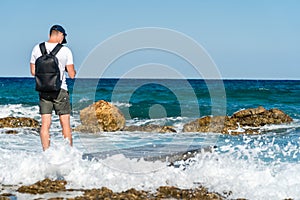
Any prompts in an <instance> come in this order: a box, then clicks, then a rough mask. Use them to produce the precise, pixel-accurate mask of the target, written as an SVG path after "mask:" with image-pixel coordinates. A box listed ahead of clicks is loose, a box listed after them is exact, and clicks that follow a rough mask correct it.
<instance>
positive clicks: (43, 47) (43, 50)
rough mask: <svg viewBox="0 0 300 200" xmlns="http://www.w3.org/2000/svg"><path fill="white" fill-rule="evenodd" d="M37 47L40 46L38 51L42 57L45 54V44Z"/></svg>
mask: <svg viewBox="0 0 300 200" xmlns="http://www.w3.org/2000/svg"><path fill="white" fill-rule="evenodd" d="M39 46H40V50H41V53H42V55H45V54H47V50H46V46H45V42H43V43H41V44H40V45H39Z"/></svg>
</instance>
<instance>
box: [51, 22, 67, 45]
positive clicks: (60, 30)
mask: <svg viewBox="0 0 300 200" xmlns="http://www.w3.org/2000/svg"><path fill="white" fill-rule="evenodd" d="M54 30H55V31H59V32H61V33H62V34H63V35H64V40H63V41H62V44H66V43H67V40H66V36H67V33H66V31H65V29H64V28H63V27H62V26H60V25H53V26H52V27H51V29H50V34H51V32H52V31H54Z"/></svg>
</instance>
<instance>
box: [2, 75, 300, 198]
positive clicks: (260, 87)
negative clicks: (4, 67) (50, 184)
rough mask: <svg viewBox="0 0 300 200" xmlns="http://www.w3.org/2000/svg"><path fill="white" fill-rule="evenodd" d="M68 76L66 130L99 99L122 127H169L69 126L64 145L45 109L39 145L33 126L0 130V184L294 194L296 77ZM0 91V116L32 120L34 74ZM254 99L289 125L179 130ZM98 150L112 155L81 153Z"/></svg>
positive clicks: (7, 82) (298, 158)
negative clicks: (160, 128) (240, 130)
mask: <svg viewBox="0 0 300 200" xmlns="http://www.w3.org/2000/svg"><path fill="white" fill-rule="evenodd" d="M68 83H69V86H70V87H69V91H70V94H71V97H72V99H71V100H72V107H73V112H72V117H71V124H72V127H76V126H77V125H79V124H80V119H79V112H80V110H81V109H82V108H84V107H86V106H88V105H90V104H91V103H93V102H94V101H97V100H100V99H103V100H106V101H109V102H112V103H113V104H114V105H116V106H117V107H118V108H119V109H120V110H121V111H122V112H123V113H124V115H125V117H126V124H127V125H145V124H159V125H172V126H174V127H175V129H176V130H177V133H176V134H159V133H143V132H121V131H120V132H114V133H97V134H82V133H77V132H74V133H73V136H74V148H69V147H68V146H67V145H65V143H64V141H63V140H62V138H61V134H60V125H59V120H58V118H57V116H53V123H52V126H51V135H52V137H51V138H52V140H51V145H52V146H51V148H50V149H49V151H46V152H42V151H41V145H40V140H39V135H38V133H37V132H35V131H34V130H28V129H19V130H18V131H19V133H18V134H16V135H7V134H0V161H1V162H0V184H6V185H8V184H9V185H18V184H21V183H22V184H31V183H34V182H36V181H38V180H42V179H44V178H45V177H50V178H53V179H56V178H62V177H63V178H64V179H66V180H67V181H68V185H69V187H73V188H92V187H101V186H106V187H109V188H111V189H113V190H115V191H121V190H125V189H128V188H132V187H134V188H137V189H147V190H152V189H155V188H157V187H159V186H161V185H166V184H168V185H174V186H177V187H181V188H191V187H196V186H197V184H202V185H204V186H206V187H208V188H209V189H210V190H212V191H216V192H219V193H223V192H224V191H232V195H231V196H230V197H229V198H238V197H244V198H248V199H284V198H294V199H297V198H300V189H299V188H300V181H299V180H300V155H299V147H300V81H295V80H224V81H220V80H161V79H159V80H152V79H122V80H119V79H101V80H97V79H76V80H75V81H74V80H68ZM0 94H1V96H0V110H1V114H0V117H7V116H14V117H23V116H25V117H32V118H35V119H37V120H40V116H39V113H38V94H37V92H36V91H35V90H34V79H32V78H0ZM257 106H263V107H265V108H266V109H271V108H278V109H281V110H283V111H284V112H286V113H287V114H288V115H290V116H291V117H292V118H293V119H294V122H293V123H291V124H283V125H272V126H265V127H262V129H261V131H262V134H261V135H253V136H251V135H239V136H231V135H221V134H216V133H182V131H181V130H182V127H183V125H184V124H185V123H187V122H189V121H192V120H194V119H196V118H199V117H202V116H205V115H232V114H233V113H234V112H236V111H238V110H241V109H246V108H254V107H257ZM6 130H7V129H6V128H2V129H1V130H0V132H1V133H4V132H5V131H6ZM210 146H213V147H214V148H213V151H212V152H204V151H203V152H202V153H198V154H197V156H196V157H195V158H193V159H192V160H189V161H187V162H184V161H181V162H178V163H177V165H176V167H169V165H168V161H155V162H153V161H151V162H150V161H147V160H143V159H140V158H142V157H145V158H146V157H147V154H150V153H151V155H155V154H157V155H159V154H161V153H166V154H168V153H170V152H176V151H178V152H182V151H187V150H189V149H191V148H192V147H197V148H199V147H203V148H205V147H210ZM103 152H105V153H108V154H109V152H114V154H113V155H110V156H109V155H107V156H105V157H98V158H101V159H95V160H93V159H85V158H86V157H87V156H86V155H96V156H97V155H100V154H101V155H103ZM128 155H135V156H136V157H137V158H135V157H131V158H129V157H128ZM120 163H121V164H120ZM19 198H20V199H21V198H23V197H22V196H19Z"/></svg>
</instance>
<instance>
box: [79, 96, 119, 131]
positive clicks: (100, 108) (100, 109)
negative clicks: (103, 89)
mask: <svg viewBox="0 0 300 200" xmlns="http://www.w3.org/2000/svg"><path fill="white" fill-rule="evenodd" d="M80 121H81V123H82V125H83V126H82V127H78V128H75V130H78V131H79V130H86V132H94V131H95V130H97V131H98V130H99V131H118V130H121V129H123V128H124V126H125V117H124V115H123V113H122V112H121V111H120V110H119V109H118V108H117V107H116V106H114V105H112V104H111V103H109V102H106V101H104V100H100V101H98V102H96V103H94V104H92V105H90V106H88V107H86V108H84V109H82V110H81V111H80ZM96 127H97V128H96ZM89 128H91V131H88V129H89Z"/></svg>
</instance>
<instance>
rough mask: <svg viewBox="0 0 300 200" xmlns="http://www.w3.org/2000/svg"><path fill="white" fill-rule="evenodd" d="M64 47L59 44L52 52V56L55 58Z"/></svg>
mask: <svg viewBox="0 0 300 200" xmlns="http://www.w3.org/2000/svg"><path fill="white" fill-rule="evenodd" d="M62 47H63V45H62V44H59V43H58V44H57V45H56V46H55V47H54V49H53V50H52V51H51V52H50V54H51V55H53V56H55V55H56V54H57V52H58V51H59V50H60V49H61V48H62Z"/></svg>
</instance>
